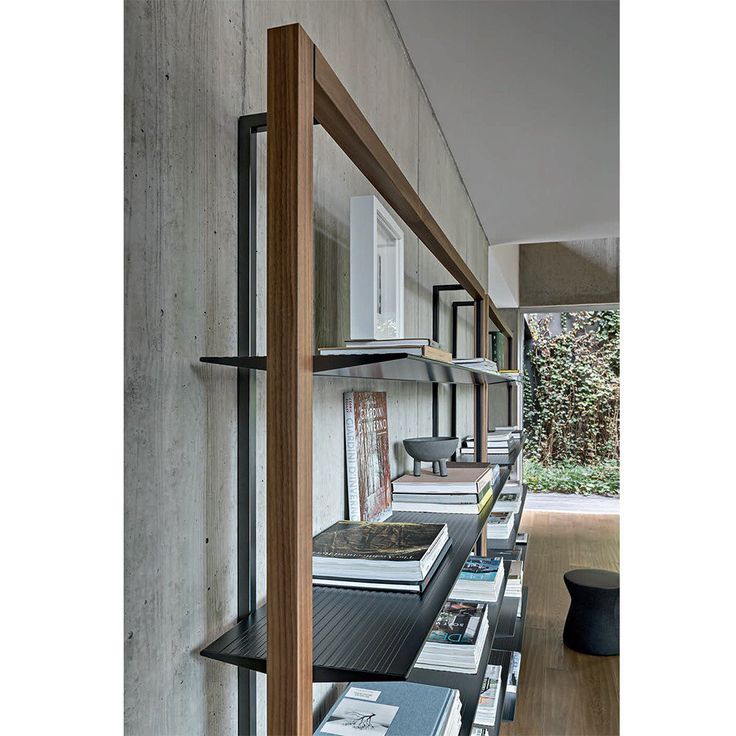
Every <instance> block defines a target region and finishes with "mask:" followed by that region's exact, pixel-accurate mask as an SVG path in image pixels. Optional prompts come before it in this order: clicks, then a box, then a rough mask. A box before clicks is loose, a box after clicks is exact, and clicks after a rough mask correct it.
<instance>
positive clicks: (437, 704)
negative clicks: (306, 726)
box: [314, 682, 462, 736]
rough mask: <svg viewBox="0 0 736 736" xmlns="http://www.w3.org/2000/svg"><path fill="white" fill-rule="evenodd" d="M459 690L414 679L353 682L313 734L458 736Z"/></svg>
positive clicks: (342, 735)
mask: <svg viewBox="0 0 736 736" xmlns="http://www.w3.org/2000/svg"><path fill="white" fill-rule="evenodd" d="M460 709H461V703H460V693H459V692H458V691H457V690H454V689H451V688H447V687H436V686H434V685H420V684H418V683H414V682H351V683H348V685H347V687H346V688H345V690H344V691H343V693H342V695H341V696H340V698H339V699H338V701H337V702H336V703H335V705H333V706H332V708H331V709H330V712H329V713H328V714H327V716H325V719H324V720H323V721H322V723H320V725H319V727H318V728H317V730H316V731H315V732H314V736H327V734H338V735H339V736H359V735H360V736H365V735H366V734H382V735H383V736H457V734H458V733H460V728H461V725H462V720H461V715H460Z"/></svg>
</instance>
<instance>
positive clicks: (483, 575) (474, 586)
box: [450, 555, 504, 603]
mask: <svg viewBox="0 0 736 736" xmlns="http://www.w3.org/2000/svg"><path fill="white" fill-rule="evenodd" d="M503 573H504V567H503V560H502V559H501V558H500V557H478V556H476V555H471V556H470V557H468V559H467V560H465V564H464V565H463V569H462V572H461V573H460V575H459V576H458V579H457V582H456V583H455V585H454V587H453V589H452V591H451V592H450V598H452V599H455V600H466V601H484V602H486V603H495V602H496V601H497V600H498V594H499V593H500V592H501V588H502V587H503Z"/></svg>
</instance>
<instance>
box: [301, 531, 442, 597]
mask: <svg viewBox="0 0 736 736" xmlns="http://www.w3.org/2000/svg"><path fill="white" fill-rule="evenodd" d="M451 543H452V542H451V540H450V538H449V535H448V532H447V524H411V523H393V522H385V521H384V522H368V521H338V522H337V523H336V524H333V525H332V526H331V527H330V528H329V529H325V531H323V532H322V533H321V534H318V535H317V536H316V537H315V538H314V539H313V540H312V582H313V583H314V585H329V586H336V587H343V588H367V589H370V590H396V591H402V592H408V593H422V592H424V590H425V588H426V587H427V585H428V584H429V581H430V580H431V579H432V576H433V575H434V573H435V571H436V570H437V568H438V567H439V565H440V563H441V562H442V560H443V559H444V557H445V555H446V554H447V550H448V549H449V548H450V545H451Z"/></svg>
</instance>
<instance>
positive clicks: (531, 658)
mask: <svg viewBox="0 0 736 736" xmlns="http://www.w3.org/2000/svg"><path fill="white" fill-rule="evenodd" d="M521 529H522V531H527V532H529V550H528V552H527V558H526V563H525V565H524V584H525V585H526V586H528V588H529V600H528V604H527V605H528V608H527V618H526V627H525V630H524V643H523V646H522V655H521V673H520V677H519V690H518V696H517V705H516V719H515V720H514V721H513V722H512V723H504V724H503V726H502V728H501V734H502V735H503V736H604V735H605V736H611V735H615V734H618V732H619V658H618V657H592V656H590V655H585V654H578V653H577V652H573V651H572V650H570V649H567V648H566V647H565V646H564V645H563V643H562V629H563V626H564V623H565V616H566V615H567V609H568V606H569V603H570V597H569V595H568V593H567V589H566V588H565V584H564V582H563V580H562V575H563V573H564V572H565V571H566V570H570V569H573V568H575V567H597V568H603V569H607V570H618V569H619V517H618V516H612V515H598V514H569V513H566V514H562V513H552V512H546V511H527V512H526V513H525V514H524V516H523V518H522V522H521Z"/></svg>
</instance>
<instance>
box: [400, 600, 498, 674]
mask: <svg viewBox="0 0 736 736" xmlns="http://www.w3.org/2000/svg"><path fill="white" fill-rule="evenodd" d="M487 635H488V609H487V605H486V604H485V603H477V602H474V601H445V605H444V606H442V610H441V611H440V613H439V616H437V619H436V621H435V622H434V625H433V626H432V631H431V632H430V634H429V636H428V637H427V641H426V643H425V644H424V646H423V647H422V651H421V652H420V653H419V658H418V659H417V662H416V664H415V665H414V666H415V667H419V668H421V669H427V670H445V671H447V672H463V673H470V674H474V673H476V672H477V671H478V665H479V664H480V659H481V656H482V654H483V646H484V645H485V642H486V637H487Z"/></svg>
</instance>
